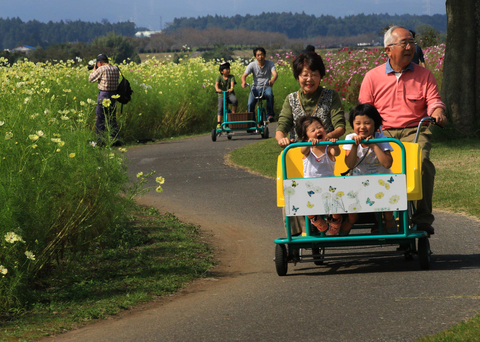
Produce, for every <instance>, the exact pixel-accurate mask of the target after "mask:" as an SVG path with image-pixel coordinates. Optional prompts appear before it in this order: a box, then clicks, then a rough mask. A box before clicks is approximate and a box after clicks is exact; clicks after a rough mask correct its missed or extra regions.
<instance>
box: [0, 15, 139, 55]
mask: <svg viewBox="0 0 480 342" xmlns="http://www.w3.org/2000/svg"><path fill="white" fill-rule="evenodd" d="M109 32H115V33H116V34H118V35H121V36H130V37H133V36H134V35H135V23H133V22H130V21H127V22H118V23H114V24H112V23H110V22H109V21H108V20H106V19H104V20H102V22H101V23H98V22H96V23H92V22H85V21H80V20H77V21H71V20H66V21H63V20H61V21H60V22H55V23H54V22H52V21H49V22H48V23H41V22H39V21H37V20H31V21H28V22H23V21H22V20H21V19H20V18H18V17H17V18H7V19H2V18H0V49H1V50H4V49H13V48H14V47H15V46H18V45H30V46H33V47H38V46H41V47H42V48H46V47H47V46H50V45H52V44H58V43H66V42H83V43H92V42H93V41H94V40H95V38H97V37H100V36H106V35H107V34H108V33H109Z"/></svg>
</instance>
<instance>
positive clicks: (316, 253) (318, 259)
mask: <svg viewBox="0 0 480 342" xmlns="http://www.w3.org/2000/svg"><path fill="white" fill-rule="evenodd" d="M312 256H313V259H314V261H313V263H314V264H315V265H317V266H322V265H323V258H324V256H325V249H324V248H322V253H321V254H320V248H319V247H313V248H312Z"/></svg>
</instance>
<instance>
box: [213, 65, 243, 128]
mask: <svg viewBox="0 0 480 342" xmlns="http://www.w3.org/2000/svg"><path fill="white" fill-rule="evenodd" d="M219 71H220V74H221V75H218V77H217V79H216V80H215V90H216V91H217V93H218V122H217V128H220V127H221V124H222V117H223V93H222V91H227V90H228V94H225V97H226V102H227V103H231V104H232V113H236V112H237V106H238V100H237V98H236V97H235V91H234V90H233V87H234V86H235V83H236V82H235V76H233V75H230V63H228V62H223V63H222V64H220V68H219Z"/></svg>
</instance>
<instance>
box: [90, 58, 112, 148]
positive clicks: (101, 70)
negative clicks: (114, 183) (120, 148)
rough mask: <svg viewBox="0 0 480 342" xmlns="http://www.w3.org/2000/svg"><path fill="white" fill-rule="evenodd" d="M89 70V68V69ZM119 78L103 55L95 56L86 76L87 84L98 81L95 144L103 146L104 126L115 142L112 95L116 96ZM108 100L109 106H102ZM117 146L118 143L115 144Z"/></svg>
mask: <svg viewBox="0 0 480 342" xmlns="http://www.w3.org/2000/svg"><path fill="white" fill-rule="evenodd" d="M89 69H90V67H89ZM119 78H120V74H119V70H118V68H117V67H115V66H113V65H110V64H109V63H108V57H107V55H105V54H100V55H98V56H97V61H96V63H95V65H94V66H93V71H92V72H91V73H90V75H89V76H88V81H89V82H92V83H93V82H97V81H98V90H99V92H98V97H97V109H96V114H97V120H96V122H95V127H96V131H97V144H98V145H100V146H101V145H105V141H104V134H105V125H106V124H107V125H108V127H109V131H110V136H111V137H112V138H113V139H114V140H115V139H116V137H117V133H118V126H117V117H116V108H115V102H116V100H115V99H112V96H113V95H116V94H117V87H118V79H119ZM106 99H109V100H110V101H111V103H110V105H107V106H104V105H103V101H104V100H106ZM115 145H118V141H116V142H115Z"/></svg>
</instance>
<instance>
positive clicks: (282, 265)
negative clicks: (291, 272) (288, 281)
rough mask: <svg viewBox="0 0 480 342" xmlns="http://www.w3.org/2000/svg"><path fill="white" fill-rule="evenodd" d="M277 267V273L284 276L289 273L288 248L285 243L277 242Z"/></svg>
mask: <svg viewBox="0 0 480 342" xmlns="http://www.w3.org/2000/svg"><path fill="white" fill-rule="evenodd" d="M275 268H276V269H277V274H278V275H279V276H280V277H282V276H284V275H286V274H287V271H288V260H287V248H286V247H285V245H280V244H277V245H276V246H275Z"/></svg>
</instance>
